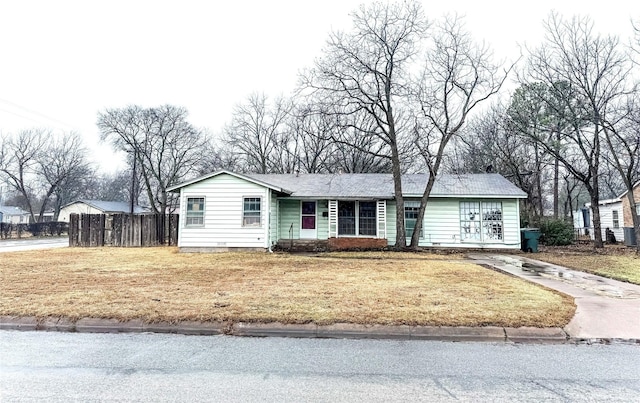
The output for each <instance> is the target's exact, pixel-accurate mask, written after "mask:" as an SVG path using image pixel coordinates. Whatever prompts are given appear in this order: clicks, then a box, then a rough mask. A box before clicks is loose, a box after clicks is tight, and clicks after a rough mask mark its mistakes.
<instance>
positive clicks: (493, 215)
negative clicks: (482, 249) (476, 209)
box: [482, 202, 502, 241]
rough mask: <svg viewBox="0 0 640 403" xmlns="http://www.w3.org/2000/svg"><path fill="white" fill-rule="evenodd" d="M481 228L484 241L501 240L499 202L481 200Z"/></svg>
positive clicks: (500, 205)
mask: <svg viewBox="0 0 640 403" xmlns="http://www.w3.org/2000/svg"><path fill="white" fill-rule="evenodd" d="M482 228H483V231H482V233H483V238H484V240H485V241H502V203H501V202H482Z"/></svg>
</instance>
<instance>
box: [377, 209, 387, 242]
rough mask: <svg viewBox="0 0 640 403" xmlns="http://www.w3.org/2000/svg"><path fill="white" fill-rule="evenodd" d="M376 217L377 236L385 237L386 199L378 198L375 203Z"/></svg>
mask: <svg viewBox="0 0 640 403" xmlns="http://www.w3.org/2000/svg"><path fill="white" fill-rule="evenodd" d="M376 219H377V220H378V222H377V227H378V238H383V239H386V238H387V201H386V200H378V201H377V203H376Z"/></svg>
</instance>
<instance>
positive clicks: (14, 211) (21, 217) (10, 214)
mask: <svg viewBox="0 0 640 403" xmlns="http://www.w3.org/2000/svg"><path fill="white" fill-rule="evenodd" d="M29 216H30V215H29V213H28V212H26V211H24V210H23V209H21V208H19V207H12V206H0V222H3V223H5V224H29Z"/></svg>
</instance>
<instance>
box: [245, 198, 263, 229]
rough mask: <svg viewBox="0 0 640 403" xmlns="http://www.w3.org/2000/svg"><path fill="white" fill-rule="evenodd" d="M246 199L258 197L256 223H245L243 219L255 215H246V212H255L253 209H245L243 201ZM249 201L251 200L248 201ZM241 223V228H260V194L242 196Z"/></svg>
mask: <svg viewBox="0 0 640 403" xmlns="http://www.w3.org/2000/svg"><path fill="white" fill-rule="evenodd" d="M247 199H258V207H259V210H258V211H257V212H258V215H257V217H258V222H256V223H251V224H246V223H245V220H246V219H247V218H249V217H256V216H255V215H250V216H247V215H246V214H247V213H255V212H256V211H255V210H246V209H245V203H246V202H247ZM250 203H251V202H250ZM241 223H242V227H243V228H262V196H242V217H241Z"/></svg>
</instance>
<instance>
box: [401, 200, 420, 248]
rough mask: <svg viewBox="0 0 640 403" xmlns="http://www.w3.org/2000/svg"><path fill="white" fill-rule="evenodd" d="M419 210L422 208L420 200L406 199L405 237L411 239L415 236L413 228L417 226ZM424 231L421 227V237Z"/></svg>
mask: <svg viewBox="0 0 640 403" xmlns="http://www.w3.org/2000/svg"><path fill="white" fill-rule="evenodd" d="M418 210H420V202H419V201H415V200H405V202H404V231H405V237H406V238H407V239H411V237H412V236H413V229H414V228H415V227H416V222H417V221H418ZM422 234H423V231H422V229H420V237H421V238H422Z"/></svg>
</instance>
